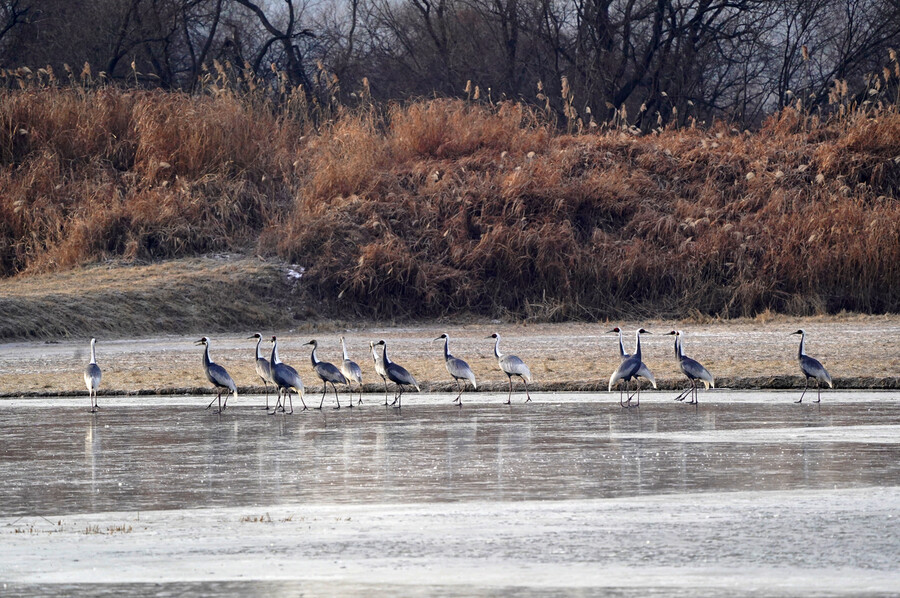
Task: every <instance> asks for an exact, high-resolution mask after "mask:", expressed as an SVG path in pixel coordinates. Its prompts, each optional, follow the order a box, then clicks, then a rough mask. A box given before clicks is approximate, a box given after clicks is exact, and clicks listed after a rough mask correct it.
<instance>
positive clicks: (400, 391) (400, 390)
mask: <svg viewBox="0 0 900 598" xmlns="http://www.w3.org/2000/svg"><path fill="white" fill-rule="evenodd" d="M394 403H397V406H396V407H395V409H400V408H401V407H403V385H402V384H398V385H397V397H396V398H395V399H394ZM394 403H391V406H393V405H394Z"/></svg>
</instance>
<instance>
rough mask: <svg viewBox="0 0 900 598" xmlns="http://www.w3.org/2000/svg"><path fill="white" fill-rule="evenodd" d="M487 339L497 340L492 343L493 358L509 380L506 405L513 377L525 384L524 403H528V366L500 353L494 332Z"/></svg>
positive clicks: (510, 397) (498, 339) (498, 340)
mask: <svg viewBox="0 0 900 598" xmlns="http://www.w3.org/2000/svg"><path fill="white" fill-rule="evenodd" d="M488 338H493V339H497V340H496V342H495V343H494V357H496V358H497V364H498V365H499V366H500V369H501V370H503V373H504V374H506V377H507V378H508V379H509V395H508V396H507V397H506V404H507V405H509V404H510V402H511V401H512V387H513V386H512V377H513V376H518V377H519V378H521V379H522V382H523V383H524V384H525V396H526V397H527V398H526V399H525V402H526V403H528V402H530V401H531V394H530V393H529V392H528V383H529V382H531V370H529V369H528V366H527V365H525V362H524V361H522V360H521V359H519V358H518V357H516V356H515V355H504V354H503V353H501V352H500V335H499V334H498V333H496V332H495V333H494V334H492V335H490V336H489V337H488Z"/></svg>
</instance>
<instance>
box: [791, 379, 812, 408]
mask: <svg viewBox="0 0 900 598" xmlns="http://www.w3.org/2000/svg"><path fill="white" fill-rule="evenodd" d="M816 382H817V383H818V380H816ZM807 388H809V377H807V378H806V386H804V387H803V392H802V393H801V394H800V398H799V399H798V400H796V401H794V402H795V403H802V402H803V395H805V394H806V389H807Z"/></svg>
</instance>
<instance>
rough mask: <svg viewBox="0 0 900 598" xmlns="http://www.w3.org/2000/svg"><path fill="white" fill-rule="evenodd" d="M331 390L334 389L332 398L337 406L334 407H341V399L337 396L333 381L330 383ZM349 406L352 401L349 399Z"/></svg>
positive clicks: (351, 404)
mask: <svg viewBox="0 0 900 598" xmlns="http://www.w3.org/2000/svg"><path fill="white" fill-rule="evenodd" d="M331 390H333V391H334V400H335V401H336V402H337V407H335V409H340V408H341V400H340V399H339V398H338V393H337V387H336V386H335V385H334V382H332V383H331ZM350 406H351V407H353V401H352V400H351V401H350Z"/></svg>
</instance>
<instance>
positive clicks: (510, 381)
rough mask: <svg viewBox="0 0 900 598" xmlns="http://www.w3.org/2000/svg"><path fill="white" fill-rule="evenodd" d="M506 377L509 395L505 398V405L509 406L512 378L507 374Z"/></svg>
mask: <svg viewBox="0 0 900 598" xmlns="http://www.w3.org/2000/svg"><path fill="white" fill-rule="evenodd" d="M506 377H507V378H509V395H508V396H507V397H506V404H507V405H509V404H510V403H511V402H512V376H510V375H509V374H507V375H506Z"/></svg>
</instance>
